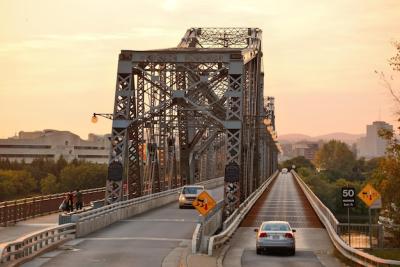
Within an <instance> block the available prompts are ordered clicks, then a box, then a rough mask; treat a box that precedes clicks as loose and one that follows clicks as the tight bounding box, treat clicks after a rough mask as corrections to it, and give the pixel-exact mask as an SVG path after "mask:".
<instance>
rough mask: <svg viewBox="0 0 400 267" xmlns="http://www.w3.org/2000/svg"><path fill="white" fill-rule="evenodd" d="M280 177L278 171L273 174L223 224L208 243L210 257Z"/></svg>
mask: <svg viewBox="0 0 400 267" xmlns="http://www.w3.org/2000/svg"><path fill="white" fill-rule="evenodd" d="M277 176H278V171H276V172H275V173H274V174H272V175H271V176H270V177H269V178H268V179H267V180H266V181H265V182H264V183H263V184H262V185H261V186H260V187H259V188H257V189H256V191H254V192H253V193H252V194H251V195H250V196H249V197H248V198H247V199H246V200H245V201H244V202H243V203H242V204H240V206H239V208H238V209H237V210H235V212H233V213H232V214H231V215H230V216H229V217H228V218H227V219H226V220H225V222H224V223H223V229H224V230H223V231H222V232H221V233H219V234H217V235H213V236H211V237H210V240H209V242H208V255H209V256H212V255H213V252H214V250H215V249H217V248H218V247H220V246H222V245H223V244H225V242H227V241H228V240H229V239H230V238H231V237H232V235H233V233H234V232H235V231H236V229H237V228H238V227H239V224H240V223H241V222H242V220H243V219H244V217H245V216H246V214H247V213H248V212H249V211H250V209H251V208H252V207H253V205H254V203H256V201H257V200H258V198H259V197H260V196H261V195H262V193H264V191H265V189H266V188H267V187H268V186H269V185H270V184H271V182H272V181H273V180H274V179H275V178H276V177H277Z"/></svg>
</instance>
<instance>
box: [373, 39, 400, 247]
mask: <svg viewBox="0 0 400 267" xmlns="http://www.w3.org/2000/svg"><path fill="white" fill-rule="evenodd" d="M395 48H396V54H395V56H393V57H392V58H390V59H389V64H390V66H391V67H392V68H393V71H395V72H400V42H397V43H395ZM380 76H381V80H382V81H383V82H384V86H385V87H386V88H387V89H388V90H389V92H390V93H391V95H392V97H393V99H394V101H395V102H396V103H397V104H398V106H400V93H399V92H400V90H395V89H394V88H393V86H392V82H391V81H389V80H388V79H387V78H386V76H385V75H384V73H383V72H381V73H380ZM390 80H393V78H392V76H391V77H390ZM397 114H400V111H398V112H397ZM398 121H400V119H399V120H398ZM397 129H398V131H399V132H400V127H398V128H397ZM379 134H380V136H381V137H382V138H384V139H386V140H387V141H388V146H387V150H386V156H385V157H384V158H383V159H381V160H380V161H379V166H378V168H377V169H376V170H375V171H374V172H373V175H372V177H371V180H370V182H372V183H373V184H374V185H375V186H376V187H377V188H378V190H379V191H380V193H381V195H382V202H383V209H384V210H386V211H388V216H389V218H391V219H392V220H393V223H394V224H397V225H400V194H399V192H400V178H399V177H400V141H399V140H398V139H397V137H396V134H395V133H394V132H393V131H390V130H387V129H381V130H380V131H379ZM388 230H389V231H391V232H392V234H393V236H394V239H393V242H395V245H400V229H399V228H389V229H388Z"/></svg>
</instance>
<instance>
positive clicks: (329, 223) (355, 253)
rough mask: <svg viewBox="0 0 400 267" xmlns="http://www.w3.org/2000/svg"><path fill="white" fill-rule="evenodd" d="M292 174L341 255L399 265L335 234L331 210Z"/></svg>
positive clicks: (366, 263) (369, 262)
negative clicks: (359, 247) (369, 252)
mask: <svg viewBox="0 0 400 267" xmlns="http://www.w3.org/2000/svg"><path fill="white" fill-rule="evenodd" d="M292 174H293V176H294V177H295V178H296V180H297V182H298V184H299V185H300V187H301V189H302V190H303V192H304V194H305V195H306V197H307V199H308V201H309V202H310V204H311V206H312V207H313V209H314V211H315V213H316V214H317V216H318V217H319V219H320V220H321V222H322V223H323V224H324V226H325V228H326V230H327V232H328V235H329V237H330V239H331V241H332V243H333V244H334V246H335V247H336V249H337V250H338V251H339V252H340V253H341V254H342V255H343V256H345V257H346V258H348V259H350V260H351V261H353V262H356V263H358V264H360V265H362V266H400V261H396V260H386V259H382V258H378V257H375V256H373V255H371V254H368V253H365V252H363V251H361V250H358V249H355V248H352V247H350V246H349V245H348V244H346V242H344V241H343V240H342V239H341V238H340V236H339V235H338V234H337V231H338V224H339V222H338V221H337V220H336V218H335V216H334V215H333V214H332V212H331V211H330V210H329V209H328V208H327V207H326V206H325V205H324V204H323V203H322V202H321V200H320V199H319V198H318V197H317V196H316V195H315V194H314V192H313V191H312V190H311V189H310V188H309V187H308V186H307V185H306V183H305V182H304V181H303V180H302V179H301V178H300V176H299V175H298V174H297V173H296V172H295V171H292Z"/></svg>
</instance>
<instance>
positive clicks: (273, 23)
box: [0, 0, 400, 138]
mask: <svg viewBox="0 0 400 267" xmlns="http://www.w3.org/2000/svg"><path fill="white" fill-rule="evenodd" d="M210 6H212V7H213V8H212V9H210ZM121 7H124V8H123V9H124V10H134V11H136V12H135V13H134V14H135V15H129V16H121ZM149 10H151V13H150V12H148V11H149ZM193 10H196V12H197V13H198V14H204V16H188V15H187V14H191V12H192V11H193ZM399 14H400V1H398V0H379V1H378V0H375V1H363V0H355V1H345V0H338V1H329V2H326V1H324V2H321V1H317V0H304V1H301V2H300V1H294V0H282V1H279V2H277V1H272V0H269V1H263V0H258V1H252V2H251V4H249V3H248V2H246V1H240V0H231V1H227V0H222V1H210V0H206V1H200V2H199V1H193V2H190V4H188V2H187V1H186V2H184V1H183V0H167V1H132V0H120V1H114V2H104V3H102V4H99V3H98V2H97V1H95V0H87V1H75V0H72V1H71V0H69V1H66V0H60V1H52V0H41V1H23V0H4V1H1V2H0V23H1V24H2V25H6V26H7V27H1V28H0V72H1V73H2V75H1V79H0V112H1V114H2V115H1V116H0V125H1V126H0V138H7V137H10V136H13V135H14V134H15V133H17V132H19V131H36V130H42V129H57V130H68V131H71V132H74V133H77V134H78V135H80V136H87V135H88V133H90V132H95V133H99V134H107V133H110V132H111V122H110V121H109V120H106V119H99V122H98V123H97V124H92V123H90V117H91V114H92V113H93V112H106V113H108V112H109V113H111V112H112V111H113V104H114V90H115V79H116V70H117V59H118V54H119V52H120V50H122V49H131V50H145V49H152V48H161V47H173V46H176V42H177V40H180V38H181V37H182V36H183V34H184V33H185V31H186V29H187V28H190V27H194V26H196V27H202V26H204V27H206V26H218V27H221V26H225V27H229V26H231V27H232V26H245V27H259V28H261V29H262V30H263V52H264V71H265V94H266V95H272V96H274V97H275V99H276V119H277V120H276V126H277V132H278V136H279V135H282V134H288V133H303V134H307V135H322V134H327V133H332V132H347V133H353V134H359V133H363V132H364V129H365V125H367V124H369V123H370V122H371V121H375V120H384V121H387V122H388V123H390V124H393V125H394V126H395V127H396V126H397V123H396V119H397V118H396V116H395V115H394V114H395V112H396V107H394V103H393V101H392V99H391V97H390V95H389V93H388V92H387V90H386V89H385V88H383V87H382V85H380V82H379V78H378V77H377V75H375V74H374V71H375V70H378V71H384V72H385V73H387V74H388V75H390V74H391V70H390V67H389V66H388V62H387V60H388V58H390V57H391V56H393V55H394V53H395V49H394V47H393V45H392V44H391V42H393V41H396V40H398V41H399V40H400V27H398V16H399ZM150 16H151V17H152V19H151V20H149V19H148V18H149V17H150ZM394 77H395V81H394V85H396V86H397V88H400V86H398V85H399V80H400V79H399V75H397V76H394Z"/></svg>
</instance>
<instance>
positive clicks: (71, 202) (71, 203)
mask: <svg viewBox="0 0 400 267" xmlns="http://www.w3.org/2000/svg"><path fill="white" fill-rule="evenodd" d="M72 211H74V194H73V192H72V191H69V193H68V195H67V212H72Z"/></svg>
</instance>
